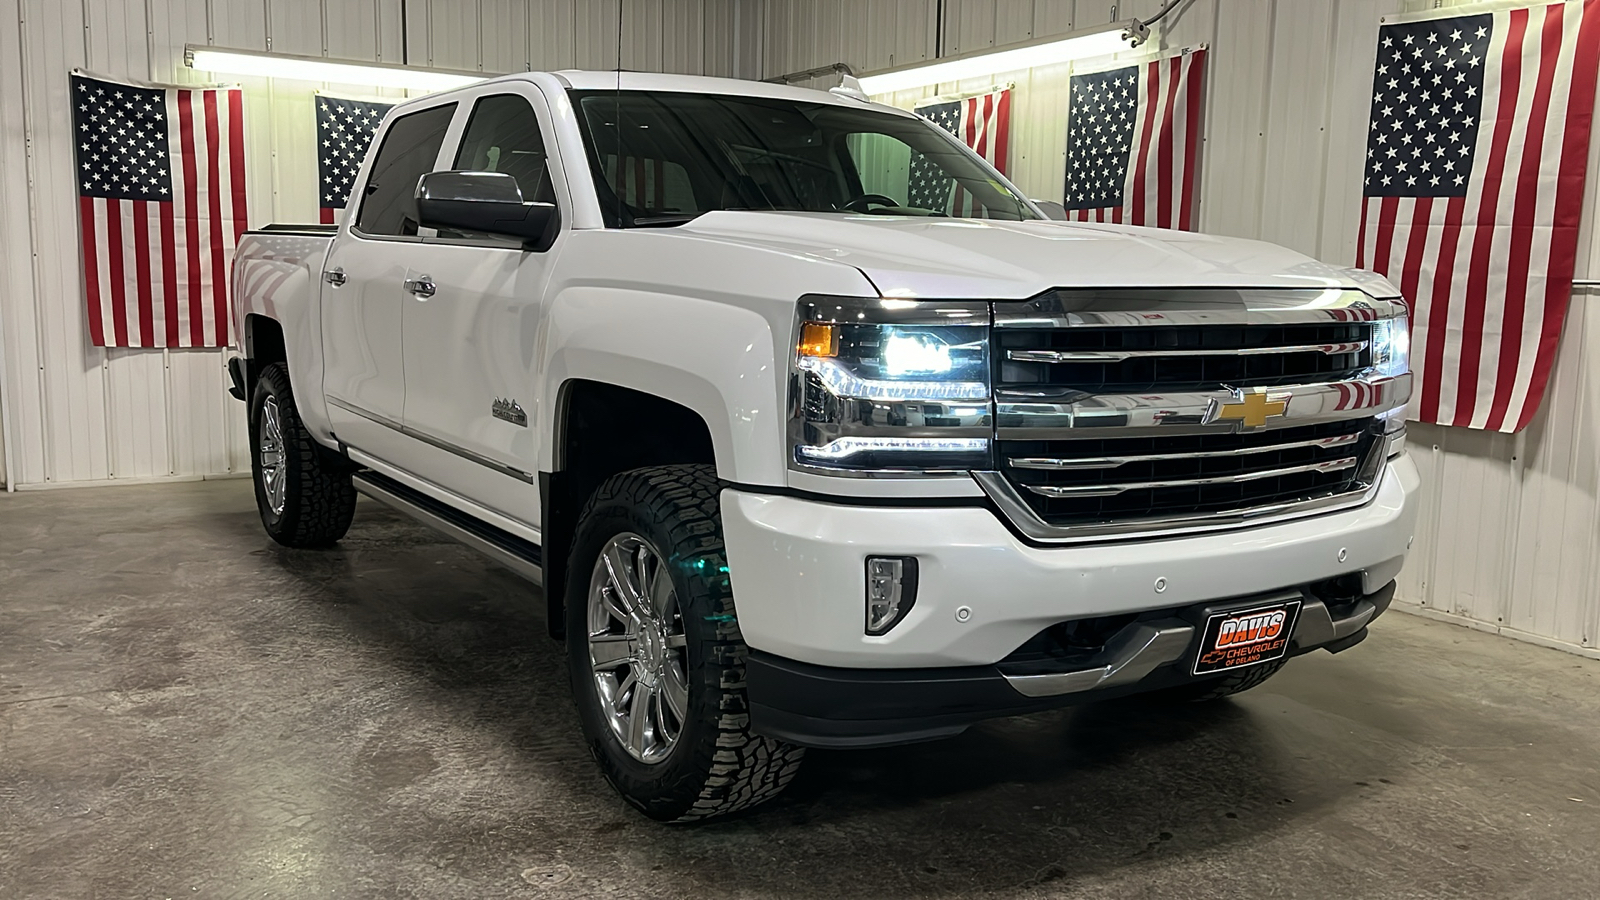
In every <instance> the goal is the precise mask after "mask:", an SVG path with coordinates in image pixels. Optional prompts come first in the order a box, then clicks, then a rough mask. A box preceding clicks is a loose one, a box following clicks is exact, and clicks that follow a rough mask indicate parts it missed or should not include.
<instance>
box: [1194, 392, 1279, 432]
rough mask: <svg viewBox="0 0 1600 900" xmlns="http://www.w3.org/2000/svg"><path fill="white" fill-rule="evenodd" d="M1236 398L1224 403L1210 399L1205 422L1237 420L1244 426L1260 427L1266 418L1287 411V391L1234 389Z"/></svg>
mask: <svg viewBox="0 0 1600 900" xmlns="http://www.w3.org/2000/svg"><path fill="white" fill-rule="evenodd" d="M1233 395H1234V396H1235V397H1237V398H1238V400H1237V401H1236V402H1234V403H1224V402H1222V401H1220V400H1212V401H1211V408H1210V409H1208V410H1206V413H1207V414H1206V422H1207V423H1208V424H1209V423H1211V422H1238V423H1239V424H1240V425H1242V426H1243V427H1245V428H1260V427H1261V426H1263V425H1265V424H1267V420H1268V419H1270V418H1273V417H1275V416H1281V415H1283V414H1284V413H1286V412H1288V411H1289V397H1290V394H1289V392H1288V391H1279V392H1277V393H1268V392H1266V391H1234V394H1233Z"/></svg>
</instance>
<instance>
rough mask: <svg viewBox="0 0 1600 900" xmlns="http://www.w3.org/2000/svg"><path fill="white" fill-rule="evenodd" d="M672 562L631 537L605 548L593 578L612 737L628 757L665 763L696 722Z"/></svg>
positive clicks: (594, 620)
mask: <svg viewBox="0 0 1600 900" xmlns="http://www.w3.org/2000/svg"><path fill="white" fill-rule="evenodd" d="M666 566H667V563H666V561H665V560H664V559H662V557H661V554H660V553H659V552H657V551H656V549H655V548H654V547H653V546H651V544H650V542H649V541H647V540H645V539H644V538H642V537H640V536H639V535H637V534H633V533H631V532H624V533H622V534H619V535H617V536H615V537H613V538H612V539H611V540H609V541H607V542H606V545H605V546H604V547H603V548H601V550H600V556H599V558H598V559H597V560H595V564H594V573H593V574H592V575H591V576H590V578H589V614H588V623H589V665H590V669H591V671H592V672H593V673H594V688H595V696H596V697H597V698H598V700H599V701H600V707H601V709H600V712H601V715H602V716H603V717H604V718H605V720H606V723H607V724H608V725H610V726H611V733H612V734H614V735H616V738H617V740H618V741H619V742H621V744H622V746H623V747H625V748H627V751H628V754H629V755H630V756H632V757H633V758H634V759H637V760H639V761H640V762H643V763H659V762H662V761H664V760H665V759H666V758H667V756H668V755H670V754H671V753H672V748H673V746H674V745H675V744H677V742H678V736H679V735H680V734H682V733H683V723H684V722H685V721H686V720H687V719H688V717H689V660H688V652H687V639H686V638H685V637H684V633H683V616H682V614H681V613H680V612H679V610H678V594H677V591H676V590H675V589H674V588H673V586H672V578H671V576H670V575H669V574H668V573H667V571H666Z"/></svg>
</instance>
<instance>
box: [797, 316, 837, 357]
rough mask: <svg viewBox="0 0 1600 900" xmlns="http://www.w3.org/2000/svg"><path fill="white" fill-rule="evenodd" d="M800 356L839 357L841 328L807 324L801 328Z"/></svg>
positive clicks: (815, 323) (817, 323) (822, 324)
mask: <svg viewBox="0 0 1600 900" xmlns="http://www.w3.org/2000/svg"><path fill="white" fill-rule="evenodd" d="M799 349H800V355H801V356H810V357H833V356H838V355H839V326H837V325H829V324H826V323H823V322H806V323H804V324H802V325H801V326H800V348H799Z"/></svg>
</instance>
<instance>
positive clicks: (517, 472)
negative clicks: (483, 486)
mask: <svg viewBox="0 0 1600 900" xmlns="http://www.w3.org/2000/svg"><path fill="white" fill-rule="evenodd" d="M328 403H329V405H331V406H337V407H339V408H340V409H342V410H344V411H345V412H349V413H354V414H355V415H358V416H360V417H361V418H363V419H367V420H369V421H372V422H376V423H378V424H379V425H382V426H384V427H385V428H391V429H393V430H395V431H398V432H400V433H401V434H403V435H405V436H406V437H409V438H416V439H417V440H419V441H421V442H423V443H424V444H428V445H430V446H433V447H437V448H439V449H440V450H443V451H445V452H446V453H453V454H455V455H456V456H459V457H461V458H462V459H464V460H467V461H468V462H475V463H477V464H478V465H480V466H483V467H484V468H486V469H493V470H495V471H496V472H499V473H500V474H502V475H510V476H511V477H512V478H515V479H517V480H518V481H521V482H525V483H527V484H538V483H539V476H537V475H534V474H533V473H531V472H524V471H522V470H521V469H518V468H515V467H513V466H508V465H506V464H505V463H502V462H499V461H496V460H493V459H490V458H489V457H487V456H483V455H481V454H478V453H473V452H472V451H471V450H467V449H465V448H462V447H457V446H456V445H455V444H452V443H450V442H449V441H442V440H440V439H438V438H436V437H434V436H432V435H430V434H426V433H424V432H421V431H418V430H416V429H415V428H409V427H407V426H406V425H404V424H403V423H400V422H396V421H395V420H393V419H390V418H386V417H384V416H380V415H378V414H377V413H372V412H368V411H366V410H364V409H362V408H361V407H359V406H354V405H352V404H349V403H346V402H344V401H343V400H340V399H338V398H337V397H329V398H328Z"/></svg>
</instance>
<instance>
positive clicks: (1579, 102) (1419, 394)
mask: <svg viewBox="0 0 1600 900" xmlns="http://www.w3.org/2000/svg"><path fill="white" fill-rule="evenodd" d="M1597 16H1600V8H1596V7H1595V6H1594V0H1573V2H1565V3H1554V4H1550V5H1545V6H1536V7H1533V8H1521V9H1509V10H1501V11H1498V12H1495V13H1494V26H1493V31H1492V36H1491V39H1490V43H1489V51H1488V54H1487V57H1488V58H1487V59H1486V60H1484V64H1485V66H1486V67H1487V68H1486V70H1485V73H1484V83H1483V100H1482V111H1481V122H1480V123H1479V130H1478V136H1477V143H1476V146H1475V148H1474V158H1475V160H1476V163H1475V166H1474V171H1473V173H1472V176H1471V179H1470V180H1469V182H1468V187H1467V193H1466V195H1465V196H1462V197H1433V198H1430V197H1366V198H1364V199H1363V201H1362V210H1361V232H1360V240H1359V243H1358V250H1357V259H1356V265H1358V266H1363V267H1366V268H1371V269H1374V270H1376V271H1378V272H1382V273H1384V274H1386V275H1388V276H1389V278H1390V279H1391V280H1392V281H1394V282H1395V283H1396V285H1397V286H1398V287H1399V288H1400V292H1401V293H1402V294H1403V295H1405V297H1406V299H1407V301H1408V302H1409V303H1410V305H1411V308H1412V350H1411V367H1412V370H1413V372H1414V373H1415V376H1416V379H1417V385H1416V389H1415V391H1414V394H1413V401H1412V410H1411V414H1412V415H1413V416H1414V417H1415V418H1417V419H1420V420H1422V421H1425V422H1437V423H1440V424H1444V425H1461V426H1466V427H1471V428H1482V429H1488V430H1493V431H1503V432H1512V431H1519V430H1521V429H1522V428H1523V427H1525V426H1526V425H1527V424H1528V422H1529V421H1530V420H1531V419H1532V417H1533V415H1534V413H1535V412H1536V411H1537V410H1538V407H1539V401H1540V399H1541V398H1542V397H1543V395H1544V390H1545V386H1546V384H1547V383H1548V381H1549V378H1550V372H1551V369H1552V368H1553V367H1554V364H1555V351H1556V343H1557V341H1558V339H1559V337H1560V334H1561V324H1562V320H1563V319H1564V318H1565V316H1566V311H1567V303H1568V300H1569V298H1570V294H1571V279H1572V273H1573V265H1574V260H1575V258H1576V253H1577V230H1578V218H1579V215H1580V213H1581V204H1582V200H1583V180H1584V175H1585V171H1584V170H1585V163H1586V158H1587V154H1588V141H1589V130H1590V121H1591V118H1592V116H1593V110H1594V93H1595V67H1596V60H1597V59H1600V21H1597V20H1596V19H1597Z"/></svg>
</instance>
